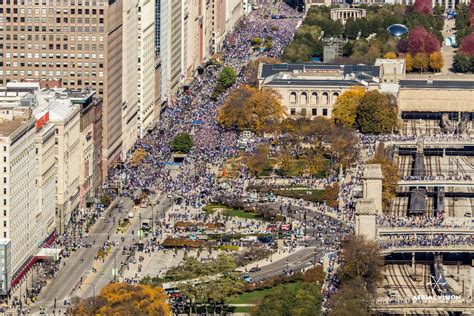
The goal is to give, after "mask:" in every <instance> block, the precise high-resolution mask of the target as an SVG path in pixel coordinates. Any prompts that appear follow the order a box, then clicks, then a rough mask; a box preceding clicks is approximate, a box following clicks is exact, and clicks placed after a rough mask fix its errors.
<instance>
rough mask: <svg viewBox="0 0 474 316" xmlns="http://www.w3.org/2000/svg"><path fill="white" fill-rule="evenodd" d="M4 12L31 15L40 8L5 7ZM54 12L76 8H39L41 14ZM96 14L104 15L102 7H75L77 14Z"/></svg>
mask: <svg viewBox="0 0 474 316" xmlns="http://www.w3.org/2000/svg"><path fill="white" fill-rule="evenodd" d="M1 2H2V1H0V4H1ZM5 12H6V13H9V14H10V13H13V14H18V13H20V14H22V15H23V14H25V13H28V15H31V14H32V13H33V12H34V13H35V14H40V9H39V8H34V9H33V8H31V7H30V8H5ZM54 12H56V14H57V15H60V14H61V13H62V14H76V9H71V10H68V9H67V8H64V9H62V10H61V9H60V8H56V10H55V9H54V8H49V9H48V10H46V8H41V14H43V15H44V14H46V13H49V14H50V15H53V14H54ZM0 13H3V8H0ZM83 13H84V14H87V15H89V14H91V13H92V14H97V13H99V14H100V15H104V9H99V10H97V9H77V14H83Z"/></svg>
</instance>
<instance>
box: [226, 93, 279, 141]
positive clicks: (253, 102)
mask: <svg viewBox="0 0 474 316" xmlns="http://www.w3.org/2000/svg"><path fill="white" fill-rule="evenodd" d="M285 115H286V110H285V108H284V107H283V105H282V103H281V96H280V95H279V94H278V93H277V92H276V91H275V90H272V89H265V90H261V91H260V90H258V89H256V88H253V87H250V86H242V87H240V88H238V89H235V90H234V91H232V93H231V94H230V96H229V98H228V99H227V101H226V102H225V103H224V105H223V106H222V108H221V109H220V111H219V114H218V116H217V121H218V122H219V124H221V125H223V126H225V127H228V128H237V129H239V130H245V129H250V130H254V131H255V132H256V133H261V132H262V130H263V129H264V126H265V124H266V123H267V122H272V121H280V120H281V119H282V118H283V117H285Z"/></svg>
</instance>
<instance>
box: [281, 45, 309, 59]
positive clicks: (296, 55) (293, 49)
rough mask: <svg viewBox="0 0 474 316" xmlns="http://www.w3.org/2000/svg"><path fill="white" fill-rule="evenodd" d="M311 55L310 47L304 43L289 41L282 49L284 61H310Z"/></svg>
mask: <svg viewBox="0 0 474 316" xmlns="http://www.w3.org/2000/svg"><path fill="white" fill-rule="evenodd" d="M312 56H313V51H312V50H311V47H310V46H308V45H307V44H304V43H291V44H289V45H287V46H286V47H285V49H284V50H283V55H282V59H283V60H284V61H286V62H305V61H310V60H311V57H312Z"/></svg>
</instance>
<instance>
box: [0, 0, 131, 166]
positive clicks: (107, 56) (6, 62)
mask: <svg viewBox="0 0 474 316" xmlns="http://www.w3.org/2000/svg"><path fill="white" fill-rule="evenodd" d="M52 78H59V79H61V80H62V84H63V86H65V87H68V88H71V89H80V88H83V87H91V88H93V89H94V90H96V91H97V92H98V95H99V96H101V97H103V101H104V105H103V106H104V109H103V110H104V111H103V126H104V130H103V134H104V135H103V143H104V146H103V159H104V163H105V164H104V166H109V165H110V163H111V162H112V161H114V160H115V159H117V158H118V157H119V156H120V154H121V143H122V140H121V139H122V126H121V120H122V1H121V0H107V1H106V0H72V1H60V0H35V1H33V0H0V85H3V84H5V83H7V82H11V81H21V80H24V79H36V80H41V79H52ZM103 169H104V173H106V172H107V168H103Z"/></svg>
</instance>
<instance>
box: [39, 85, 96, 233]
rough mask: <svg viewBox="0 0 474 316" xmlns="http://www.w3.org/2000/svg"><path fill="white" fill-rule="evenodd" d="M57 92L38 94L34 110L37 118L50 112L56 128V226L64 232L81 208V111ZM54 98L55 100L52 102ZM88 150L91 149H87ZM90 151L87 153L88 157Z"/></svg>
mask: <svg viewBox="0 0 474 316" xmlns="http://www.w3.org/2000/svg"><path fill="white" fill-rule="evenodd" d="M54 96H55V93H54V92H51V93H49V97H48V94H46V93H45V94H38V97H39V98H38V99H37V102H38V103H37V105H36V107H35V108H34V109H33V112H34V115H35V116H36V118H37V119H40V118H41V117H43V116H44V115H45V114H46V113H49V121H50V122H51V123H52V124H54V126H55V128H56V136H55V137H56V139H55V141H56V157H57V174H58V180H57V186H56V212H57V213H56V227H57V230H58V231H59V232H60V233H63V231H64V229H65V226H66V225H67V224H68V223H69V221H70V219H71V215H72V212H73V211H74V210H75V209H77V208H78V207H79V202H80V185H81V182H80V181H81V165H82V164H81V163H78V162H81V161H83V160H81V156H82V157H83V158H84V154H83V153H81V126H80V119H81V108H80V106H79V105H76V104H73V103H72V102H71V99H68V98H67V97H65V98H64V99H61V98H54ZM49 98H51V100H48V99H49ZM86 149H87V148H86ZM88 152H89V151H87V152H86V153H85V154H86V155H88Z"/></svg>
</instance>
